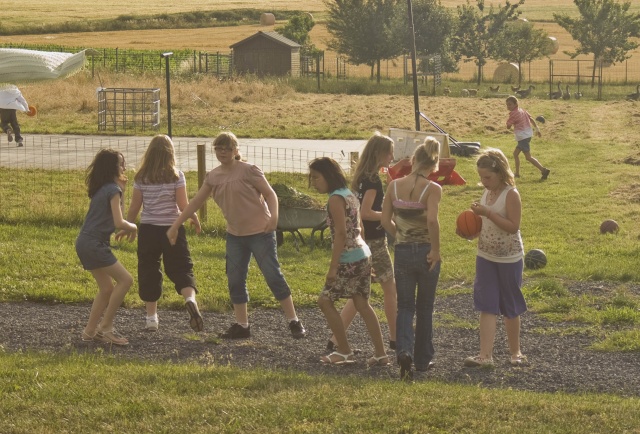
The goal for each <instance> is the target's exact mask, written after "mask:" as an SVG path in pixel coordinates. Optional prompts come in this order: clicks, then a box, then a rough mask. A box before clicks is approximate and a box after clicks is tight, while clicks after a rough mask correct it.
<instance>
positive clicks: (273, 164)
mask: <svg viewBox="0 0 640 434" xmlns="http://www.w3.org/2000/svg"><path fill="white" fill-rule="evenodd" d="M24 136H25V146H24V147H21V148H18V147H16V146H15V142H13V143H8V142H7V137H6V136H5V135H1V136H0V166H1V167H15V168H43V169H60V170H69V169H85V168H86V167H87V166H88V165H89V163H90V162H91V160H92V159H93V156H94V155H95V153H96V152H97V151H98V150H99V149H100V148H106V147H111V148H114V149H118V150H120V151H122V152H123V154H124V155H125V158H126V159H127V165H128V166H129V167H132V168H134V167H137V166H138V163H139V161H140V158H141V157H142V155H143V154H144V150H145V149H146V146H147V144H148V143H149V140H151V137H135V136H104V135H100V136H98V135H92V136H78V135H44V134H42V135H39V134H28V133H27V134H25V135H24ZM173 141H174V144H175V146H176V157H177V160H178V165H179V166H180V168H181V169H182V170H184V171H195V170H197V168H198V165H197V145H206V146H205V154H206V163H207V170H210V169H212V168H213V167H215V166H216V165H217V161H215V157H214V155H213V152H212V149H211V144H212V142H213V138H193V137H174V138H173ZM365 142H366V141H365V140H307V139H240V150H241V152H242V154H243V156H244V158H245V159H246V160H247V161H249V162H252V163H255V164H257V165H258V166H259V167H261V168H263V170H265V171H266V172H268V171H288V172H293V171H295V172H305V171H306V170H307V163H308V161H310V160H312V159H313V158H316V157H319V156H325V155H326V156H330V157H332V158H334V159H336V160H337V161H339V162H340V164H341V165H343V167H348V166H349V153H350V152H353V151H361V150H362V148H363V147H364V144H365Z"/></svg>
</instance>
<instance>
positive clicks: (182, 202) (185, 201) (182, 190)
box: [176, 185, 202, 234]
mask: <svg viewBox="0 0 640 434" xmlns="http://www.w3.org/2000/svg"><path fill="white" fill-rule="evenodd" d="M176 204H177V205H178V209H179V210H180V212H182V211H184V209H185V208H186V207H187V205H189V198H188V197H187V186H186V185H185V186H183V187H178V188H176ZM189 219H190V220H191V224H192V225H193V227H194V228H195V229H196V234H199V233H200V232H202V227H201V226H200V219H198V213H197V212H194V213H193V214H192V215H191V216H190V217H189Z"/></svg>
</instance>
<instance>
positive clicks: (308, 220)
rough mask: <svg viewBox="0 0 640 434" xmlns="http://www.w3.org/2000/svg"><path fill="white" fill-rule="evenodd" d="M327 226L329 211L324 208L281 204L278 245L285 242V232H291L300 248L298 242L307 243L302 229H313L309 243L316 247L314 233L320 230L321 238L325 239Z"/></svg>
mask: <svg viewBox="0 0 640 434" xmlns="http://www.w3.org/2000/svg"><path fill="white" fill-rule="evenodd" d="M326 228H327V211H326V210H324V209H309V208H293V207H288V206H282V205H280V206H279V207H278V227H277V228H276V239H277V241H278V246H280V245H282V243H283V242H284V234H283V232H291V234H292V235H293V239H294V242H295V246H296V250H298V251H299V250H300V248H299V246H298V243H299V242H300V243H302V244H303V245H304V244H306V243H305V240H304V237H303V236H302V234H301V233H300V229H311V235H310V236H309V245H310V247H311V250H313V247H314V235H315V233H316V232H320V240H321V241H322V240H323V239H324V230H325V229H326Z"/></svg>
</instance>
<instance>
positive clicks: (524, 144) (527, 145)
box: [516, 137, 531, 152]
mask: <svg viewBox="0 0 640 434" xmlns="http://www.w3.org/2000/svg"><path fill="white" fill-rule="evenodd" d="M516 148H518V149H520V150H521V151H522V152H531V137H527V138H526V139H522V140H518V144H517V145H516Z"/></svg>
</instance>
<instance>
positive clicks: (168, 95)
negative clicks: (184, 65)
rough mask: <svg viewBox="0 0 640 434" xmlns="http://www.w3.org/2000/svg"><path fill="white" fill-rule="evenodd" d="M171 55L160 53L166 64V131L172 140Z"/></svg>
mask: <svg viewBox="0 0 640 434" xmlns="http://www.w3.org/2000/svg"><path fill="white" fill-rule="evenodd" d="M172 54H173V52H168V53H162V54H161V55H160V57H161V58H163V59H165V61H166V63H165V65H166V67H165V71H166V75H167V123H168V126H169V131H168V134H167V135H168V136H169V137H171V138H173V137H172V136H171V78H170V74H169V72H170V71H169V57H170V56H171V55H172Z"/></svg>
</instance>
